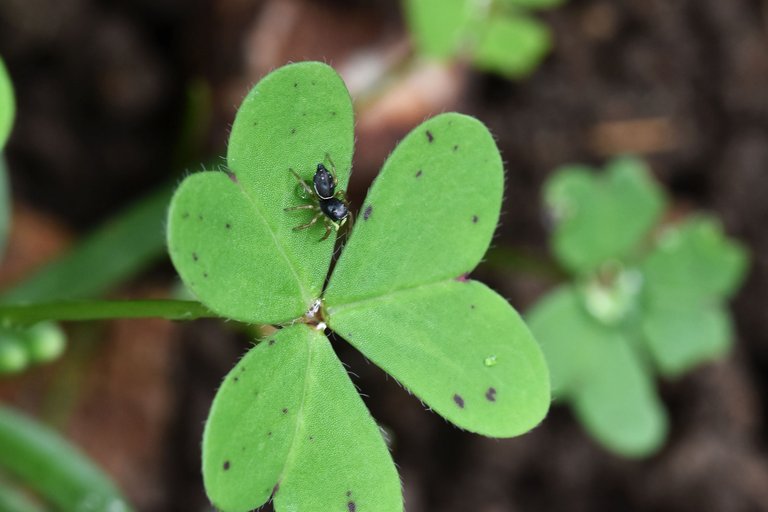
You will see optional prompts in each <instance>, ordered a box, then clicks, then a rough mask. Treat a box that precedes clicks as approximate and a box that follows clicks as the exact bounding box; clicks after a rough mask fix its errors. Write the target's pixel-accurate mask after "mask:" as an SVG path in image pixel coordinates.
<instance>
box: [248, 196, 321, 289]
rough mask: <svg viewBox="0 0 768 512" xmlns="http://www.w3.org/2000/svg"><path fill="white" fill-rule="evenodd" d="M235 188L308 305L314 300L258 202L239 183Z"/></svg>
mask: <svg viewBox="0 0 768 512" xmlns="http://www.w3.org/2000/svg"><path fill="white" fill-rule="evenodd" d="M237 188H238V190H239V191H240V193H241V194H242V195H243V196H244V197H245V199H246V201H247V202H248V204H250V205H251V208H252V209H253V210H254V212H255V213H256V215H257V216H258V217H259V218H260V219H261V221H262V222H263V223H264V225H265V226H266V227H267V231H269V234H270V236H271V237H272V242H273V243H274V245H275V247H276V248H277V250H278V252H279V253H280V255H281V256H282V257H283V259H284V260H285V262H286V263H287V264H288V268H290V269H291V273H293V276H294V277H295V278H296V284H298V286H299V291H300V292H301V299H302V301H303V302H304V304H310V303H311V302H312V301H313V300H314V299H315V298H314V297H313V296H312V294H311V293H309V291H308V290H307V289H306V288H305V287H304V283H303V282H302V279H301V277H300V276H299V273H298V271H297V269H298V265H296V263H295V262H294V261H293V259H292V258H291V257H290V255H289V254H288V252H287V251H286V250H285V247H283V245H282V244H281V243H280V238H278V236H277V233H276V231H275V230H274V228H273V226H272V224H271V223H270V222H269V220H268V219H267V216H266V215H264V212H263V211H262V210H261V207H260V206H259V204H258V202H257V201H256V200H255V199H254V198H253V197H251V195H250V194H249V193H248V192H246V190H245V188H244V187H243V186H242V185H241V184H240V183H237Z"/></svg>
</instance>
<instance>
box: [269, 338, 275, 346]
mask: <svg viewBox="0 0 768 512" xmlns="http://www.w3.org/2000/svg"><path fill="white" fill-rule="evenodd" d="M274 344H275V340H269V341H268V342H267V345H269V346H270V347H271V346H272V345H274Z"/></svg>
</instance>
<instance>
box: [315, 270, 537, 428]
mask: <svg viewBox="0 0 768 512" xmlns="http://www.w3.org/2000/svg"><path fill="white" fill-rule="evenodd" d="M329 314H330V315H331V321H330V326H331V327H332V328H333V329H334V330H335V331H336V332H337V333H339V334H340V335H341V336H343V337H344V338H345V339H346V340H347V341H349V342H350V343H351V344H352V345H354V346H355V347H356V348H357V349H358V350H360V351H361V352H362V353H363V354H365V356H366V357H368V358H369V359H370V360H371V361H373V362H374V363H376V364H377V365H378V366H380V367H382V368H383V369H384V370H385V371H386V372H387V373H389V374H390V375H393V376H394V377H395V378H397V379H398V380H399V381H400V382H401V383H402V384H403V385H404V386H405V387H406V388H407V389H408V390H409V391H411V392H413V394H415V395H416V396H417V397H418V398H419V399H421V400H422V401H424V402H425V403H427V404H428V405H429V406H430V407H431V408H432V409H433V410H434V411H435V412H437V413H438V414H440V415H441V416H443V417H444V418H445V419H447V420H448V421H450V422H451V423H453V424H455V425H458V426H459V427H461V428H464V429H466V430H469V431H472V432H477V433H479V434H483V435H487V436H493V437H512V436H516V435H519V434H522V433H524V432H527V431H528V430H530V429H532V428H533V427H535V426H536V425H537V424H538V423H539V422H540V421H541V420H542V419H543V418H544V416H545V415H546V413H547V410H548V409H549V402H550V395H549V385H548V382H547V380H548V376H547V367H546V364H545V363H544V358H543V356H542V354H541V351H540V350H539V349H538V347H537V346H536V341H535V340H534V339H533V337H532V336H531V334H530V332H529V331H528V328H527V327H526V326H525V323H523V321H522V320H521V319H520V317H519V316H518V315H517V313H516V312H515V310H514V309H512V308H511V307H510V306H509V304H508V303H507V301H506V300H504V299H503V298H502V297H500V296H499V295H497V294H496V293H494V292H493V291H491V290H490V289H488V288H487V287H486V286H485V285H483V284H482V283H478V282H476V281H465V282H459V281H442V282H439V283H434V284H427V285H422V286H418V287H415V288H407V289H403V290H399V291H397V292H392V293H389V294H387V295H382V296H379V297H375V298H372V299H368V300H366V301H360V302H356V303H352V304H349V305H345V306H338V307H334V308H331V309H330V310H329Z"/></svg>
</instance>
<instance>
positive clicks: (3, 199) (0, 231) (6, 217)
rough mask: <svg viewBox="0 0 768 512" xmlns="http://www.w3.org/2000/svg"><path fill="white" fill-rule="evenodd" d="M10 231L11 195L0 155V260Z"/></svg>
mask: <svg viewBox="0 0 768 512" xmlns="http://www.w3.org/2000/svg"><path fill="white" fill-rule="evenodd" d="M10 231H11V193H10V190H9V188H8V168H7V166H6V164H5V159H4V158H3V155H2V154H1V153H0V258H2V255H3V252H4V251H5V244H6V243H7V241H8V234H9V233H10Z"/></svg>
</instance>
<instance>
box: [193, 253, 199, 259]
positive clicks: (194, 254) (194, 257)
mask: <svg viewBox="0 0 768 512" xmlns="http://www.w3.org/2000/svg"><path fill="white" fill-rule="evenodd" d="M192 259H193V260H194V261H197V260H198V256H197V253H196V252H193V253H192Z"/></svg>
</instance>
